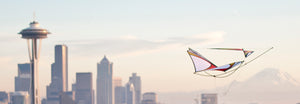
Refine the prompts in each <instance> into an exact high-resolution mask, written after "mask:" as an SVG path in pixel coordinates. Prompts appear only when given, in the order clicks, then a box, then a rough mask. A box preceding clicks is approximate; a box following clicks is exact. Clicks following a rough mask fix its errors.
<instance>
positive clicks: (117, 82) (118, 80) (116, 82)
mask: <svg viewBox="0 0 300 104" xmlns="http://www.w3.org/2000/svg"><path fill="white" fill-rule="evenodd" d="M113 86H114V87H117V86H122V78H120V77H113Z"/></svg>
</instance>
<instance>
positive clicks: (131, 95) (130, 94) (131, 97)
mask: <svg viewBox="0 0 300 104" xmlns="http://www.w3.org/2000/svg"><path fill="white" fill-rule="evenodd" d="M135 94H136V93H135V89H134V85H133V84H132V83H130V82H129V83H127V84H126V103H127V104H136V103H135V101H136V100H135V98H136V97H135Z"/></svg>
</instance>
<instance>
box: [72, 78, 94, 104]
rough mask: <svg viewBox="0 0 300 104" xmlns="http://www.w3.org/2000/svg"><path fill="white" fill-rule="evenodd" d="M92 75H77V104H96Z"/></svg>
mask: <svg viewBox="0 0 300 104" xmlns="http://www.w3.org/2000/svg"><path fill="white" fill-rule="evenodd" d="M92 78H93V77H92V73H76V90H75V101H76V104H94V91H93V80H92Z"/></svg>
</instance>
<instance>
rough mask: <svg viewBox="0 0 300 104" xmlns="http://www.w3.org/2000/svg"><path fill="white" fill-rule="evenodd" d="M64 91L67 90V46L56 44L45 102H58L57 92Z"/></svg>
mask: <svg viewBox="0 0 300 104" xmlns="http://www.w3.org/2000/svg"><path fill="white" fill-rule="evenodd" d="M66 91H68V47H67V46H66V45H56V46H55V62H54V63H53V64H52V65H51V83H50V85H49V86H47V102H52V103H54V102H56V103H55V104H57V103H59V94H60V93H61V92H66ZM50 100H51V101H50Z"/></svg>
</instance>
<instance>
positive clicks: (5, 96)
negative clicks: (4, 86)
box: [0, 91, 10, 104]
mask: <svg viewBox="0 0 300 104" xmlns="http://www.w3.org/2000/svg"><path fill="white" fill-rule="evenodd" d="M9 103H10V96H9V93H7V92H4V91H0V104H9Z"/></svg>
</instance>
